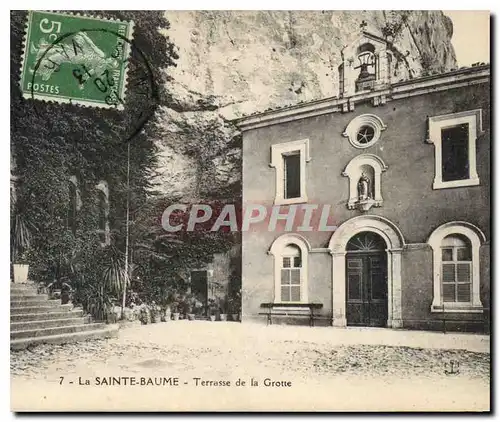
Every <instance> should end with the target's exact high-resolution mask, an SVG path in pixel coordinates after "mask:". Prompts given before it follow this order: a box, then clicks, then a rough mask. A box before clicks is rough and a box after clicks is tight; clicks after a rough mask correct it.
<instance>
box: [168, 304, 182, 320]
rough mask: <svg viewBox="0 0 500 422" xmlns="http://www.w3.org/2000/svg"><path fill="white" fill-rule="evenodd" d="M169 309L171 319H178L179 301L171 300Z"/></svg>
mask: <svg viewBox="0 0 500 422" xmlns="http://www.w3.org/2000/svg"><path fill="white" fill-rule="evenodd" d="M170 309H171V311H172V319H173V320H174V321H178V320H179V317H180V313H179V302H177V301H174V302H172V304H171V305H170Z"/></svg>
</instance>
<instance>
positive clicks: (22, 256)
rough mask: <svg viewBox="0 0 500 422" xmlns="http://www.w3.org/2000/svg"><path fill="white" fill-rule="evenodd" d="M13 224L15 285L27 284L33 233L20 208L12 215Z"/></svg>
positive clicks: (16, 208)
mask: <svg viewBox="0 0 500 422" xmlns="http://www.w3.org/2000/svg"><path fill="white" fill-rule="evenodd" d="M12 214H13V215H12V217H13V218H12V220H11V221H12V223H11V242H12V243H11V245H12V249H11V252H12V258H13V265H12V270H13V273H14V274H13V275H14V283H26V282H27V281H28V272H29V264H28V251H29V248H30V243H31V233H30V231H29V229H28V223H27V221H26V219H25V217H24V214H23V213H22V212H21V210H20V208H19V206H15V207H14V210H13V213H12Z"/></svg>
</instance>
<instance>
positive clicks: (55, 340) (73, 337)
mask: <svg viewBox="0 0 500 422" xmlns="http://www.w3.org/2000/svg"><path fill="white" fill-rule="evenodd" d="M91 325H92V324H90V325H88V326H91ZM118 327H119V326H118V324H110V325H106V326H105V327H104V328H102V329H99V330H86V331H78V332H74V333H66V334H56V335H49V336H42V337H30V338H20V339H16V340H11V342H10V348H11V349H14V350H20V349H26V348H28V347H29V346H34V345H37V344H42V343H52V344H64V343H73V342H77V341H83V340H90V339H97V338H109V337H116V336H117V335H118Z"/></svg>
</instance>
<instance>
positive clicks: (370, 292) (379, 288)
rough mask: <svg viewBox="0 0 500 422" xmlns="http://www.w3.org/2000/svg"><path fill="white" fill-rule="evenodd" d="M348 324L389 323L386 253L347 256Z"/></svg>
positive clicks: (371, 325)
mask: <svg viewBox="0 0 500 422" xmlns="http://www.w3.org/2000/svg"><path fill="white" fill-rule="evenodd" d="M346 265H347V268H346V278H347V286H346V287H347V289H346V299H347V306H346V313H347V315H346V317H347V325H361V326H369V327H385V326H386V324H387V254H386V252H385V251H380V252H369V253H348V254H347V259H346Z"/></svg>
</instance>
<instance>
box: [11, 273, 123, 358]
mask: <svg viewBox="0 0 500 422" xmlns="http://www.w3.org/2000/svg"><path fill="white" fill-rule="evenodd" d="M117 334H118V325H117V324H113V325H110V324H105V323H91V322H90V319H89V317H87V316H84V315H83V310H82V309H77V308H75V309H73V305H62V304H61V301H60V300H51V299H49V298H48V296H47V295H46V294H38V293H37V289H36V286H35V285H34V284H32V283H26V284H14V283H10V348H11V349H16V350H17V349H25V348H27V347H29V346H32V345H36V344H41V343H70V342H76V341H82V340H87V339H95V338H104V337H114V336H116V335H117Z"/></svg>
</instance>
